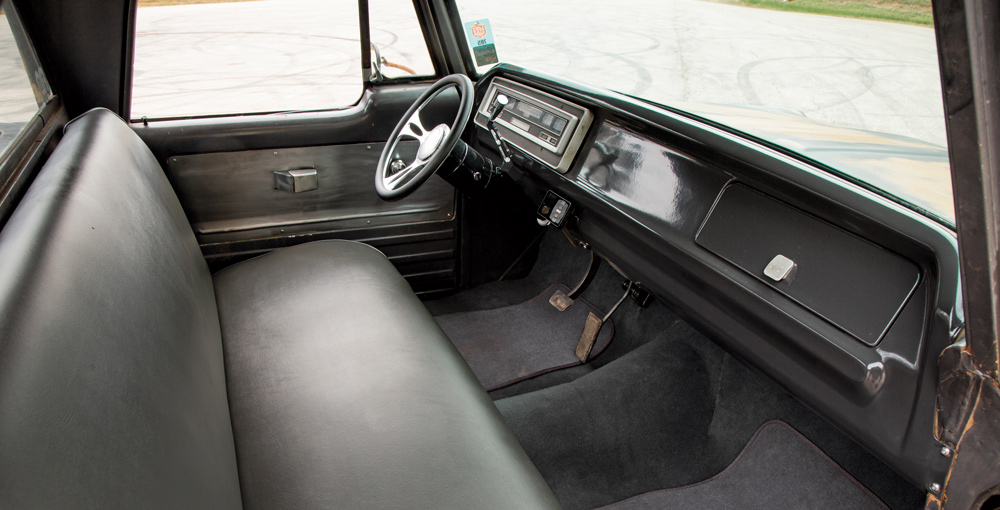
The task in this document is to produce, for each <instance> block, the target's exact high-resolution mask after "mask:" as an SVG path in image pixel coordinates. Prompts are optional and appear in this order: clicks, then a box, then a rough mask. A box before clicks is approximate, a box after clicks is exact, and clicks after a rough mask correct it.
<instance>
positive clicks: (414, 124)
mask: <svg viewBox="0 0 1000 510" xmlns="http://www.w3.org/2000/svg"><path fill="white" fill-rule="evenodd" d="M421 110H423V108H418V109H417V111H415V112H413V115H410V117H409V118H408V119H406V121H405V122H403V130H402V131H400V132H399V136H400V137H407V138H412V139H414V140H417V141H418V142H421V141H423V139H424V137H425V136H427V132H428V131H430V130H429V129H427V128H426V127H424V123H423V121H421V120H420V112H421Z"/></svg>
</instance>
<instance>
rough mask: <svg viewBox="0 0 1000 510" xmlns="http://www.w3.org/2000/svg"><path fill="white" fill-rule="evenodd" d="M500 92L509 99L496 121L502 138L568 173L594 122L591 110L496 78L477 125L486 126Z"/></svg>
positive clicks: (550, 165)
mask: <svg viewBox="0 0 1000 510" xmlns="http://www.w3.org/2000/svg"><path fill="white" fill-rule="evenodd" d="M501 93H502V94H504V95H505V96H507V98H508V103H507V106H506V108H504V110H503V112H502V113H501V114H500V116H499V117H497V120H496V124H497V128H498V129H497V130H498V133H499V135H500V136H501V138H503V139H504V140H505V141H506V142H507V143H508V144H510V145H512V146H514V147H516V148H517V149H520V151H521V152H523V153H525V154H527V155H529V156H531V157H532V158H534V159H537V160H538V161H541V162H542V163H544V164H546V165H548V166H549V167H551V168H552V169H554V170H556V171H558V172H561V173H565V172H567V171H569V167H570V165H571V164H572V163H573V158H574V157H575V156H576V153H577V152H578V151H579V149H580V145H581V144H582V143H583V138H584V137H585V136H586V134H587V129H588V128H589V127H590V124H591V122H592V121H593V119H594V116H593V114H592V113H590V110H587V109H586V108H582V107H580V106H577V105H575V104H573V103H569V102H566V101H563V100H562V99H559V98H558V97H555V96H552V95H550V94H546V93H545V92H541V91H539V90H535V89H532V88H530V87H526V86H524V85H520V84H518V83H514V82H512V81H510V80H507V79H504V78H496V79H494V80H493V81H492V82H491V83H490V87H489V89H487V91H486V96H485V98H484V99H483V102H482V104H481V105H480V107H479V111H478V112H477V113H476V120H475V122H476V125H478V126H480V127H483V128H485V127H486V122H487V120H488V119H489V116H490V114H491V113H493V103H494V100H495V99H496V96H497V94H501Z"/></svg>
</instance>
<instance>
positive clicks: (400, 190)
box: [375, 74, 474, 200]
mask: <svg viewBox="0 0 1000 510" xmlns="http://www.w3.org/2000/svg"><path fill="white" fill-rule="evenodd" d="M449 87H455V88H457V89H458V96H459V108H458V113H457V114H456V115H455V120H454V121H453V122H452V123H451V125H450V126H449V125H448V124H438V125H437V126H435V127H433V128H431V129H427V128H426V127H424V124H423V121H421V120H420V112H422V111H423V109H424V107H426V106H427V105H428V104H429V103H430V102H431V101H432V100H434V98H435V97H437V95H438V94H440V93H441V92H443V91H444V90H445V89H447V88H449ZM473 95H474V91H473V88H472V80H470V79H469V77H468V76H465V75H464V74H452V75H448V76H445V77H444V78H441V79H440V80H438V81H437V82H435V83H434V85H431V87H430V88H429V89H427V90H426V91H424V93H423V94H421V95H420V97H418V98H417V100H416V101H415V102H414V103H413V106H411V107H410V109H409V110H407V111H406V113H405V114H403V119H402V120H400V121H399V124H397V125H396V129H393V130H392V134H391V135H390V136H389V140H387V141H386V142H385V147H383V148H382V156H380V157H379V158H378V167H377V168H376V169H375V192H376V193H378V196H379V197H381V198H382V200H399V199H401V198H404V197H406V196H408V195H409V194H410V193H413V192H414V191H416V189H417V188H419V187H420V185H421V184H423V183H424V182H426V181H427V179H429V178H430V176H431V175H434V172H437V171H438V169H439V168H440V167H441V164H442V163H444V161H445V159H447V158H448V155H449V154H450V153H451V151H452V149H454V148H455V143H456V142H458V139H459V137H461V136H462V132H463V131H465V125H466V123H468V122H469V116H470V114H471V113H472V98H473ZM407 138H410V139H414V140H416V141H418V142H420V147H419V148H418V149H417V155H416V158H414V160H413V161H412V162H411V163H410V164H408V165H405V166H403V165H400V164H398V162H397V164H395V165H393V164H392V163H393V162H392V158H393V154H395V153H396V146H397V145H399V142H400V140H403V139H407Z"/></svg>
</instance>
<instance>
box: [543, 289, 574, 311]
mask: <svg viewBox="0 0 1000 510" xmlns="http://www.w3.org/2000/svg"><path fill="white" fill-rule="evenodd" d="M574 302H575V300H574V299H573V298H571V297H569V296H567V295H566V293H565V292H563V291H561V290H557V291H556V292H555V293H554V294H552V297H550V298H549V304H550V305H552V306H554V307H556V310H559V311H560V312H565V311H566V309H567V308H569V307H571V306H573V303H574Z"/></svg>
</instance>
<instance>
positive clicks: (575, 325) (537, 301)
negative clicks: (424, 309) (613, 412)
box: [434, 284, 615, 391]
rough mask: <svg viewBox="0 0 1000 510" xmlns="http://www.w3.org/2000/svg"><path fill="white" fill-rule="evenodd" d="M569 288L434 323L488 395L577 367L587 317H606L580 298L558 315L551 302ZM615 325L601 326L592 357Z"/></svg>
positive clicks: (552, 289) (608, 339) (553, 288)
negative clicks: (530, 379) (592, 315)
mask: <svg viewBox="0 0 1000 510" xmlns="http://www.w3.org/2000/svg"><path fill="white" fill-rule="evenodd" d="M556 290H562V291H563V292H569V289H568V288H567V287H566V286H565V285H561V284H556V285H552V286H551V287H549V288H548V289H546V290H545V291H544V292H542V293H541V294H539V295H538V296H536V297H534V298H532V299H531V300H529V301H525V302H524V303H520V304H516V305H512V306H505V307H503V308H495V309H492V310H481V311H475V312H461V313H453V314H448V315H439V316H437V317H435V318H434V319H435V320H437V322H438V324H440V325H441V329H443V330H444V332H445V333H447V334H448V337H450V338H451V341H452V342H454V344H455V346H456V347H458V350H459V351H460V352H461V353H462V356H463V357H465V361H466V362H467V363H469V366H471V367H472V371H473V372H475V374H476V376H477V377H478V378H479V382H480V383H481V384H482V385H483V387H484V388H486V390H487V391H492V390H495V389H497V388H502V387H504V386H508V385H510V384H514V383H516V382H518V381H523V380H524V379H528V378H530V377H534V376H537V375H541V374H544V373H546V372H551V371H553V370H557V369H560V368H567V367H571V366H574V365H579V364H580V360H579V359H578V358H577V357H576V354H575V350H576V344H577V342H578V341H579V340H580V335H581V334H582V333H583V328H584V324H585V322H586V320H587V316H588V315H589V314H590V313H591V312H593V313H595V314H597V316H598V317H603V315H604V313H603V312H601V311H600V310H597V309H596V308H594V307H593V306H592V305H591V304H590V303H587V302H586V301H584V300H582V299H578V300H576V302H575V303H574V304H573V305H572V306H570V307H569V308H567V309H566V311H564V312H560V311H559V310H557V309H556V308H555V307H553V306H552V305H551V304H549V298H550V297H552V294H553V293H554V292H555V291H556ZM614 330H615V327H614V323H613V322H612V321H610V320H609V321H608V322H607V323H605V324H604V326H603V327H602V328H601V330H600V333H599V334H598V335H597V340H596V341H595V342H594V347H593V349H592V350H591V354H590V356H591V358H593V357H594V356H596V355H598V354H600V353H601V351H603V350H604V349H605V348H606V347H607V346H608V344H609V343H610V342H611V338H612V337H613V336H614Z"/></svg>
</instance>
